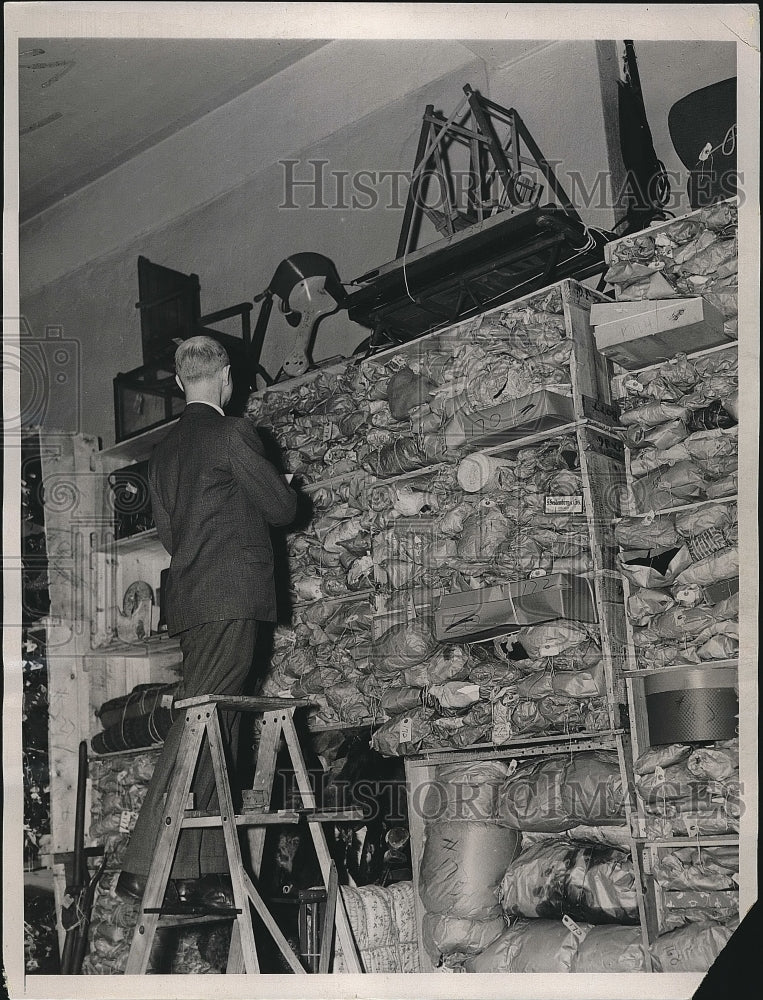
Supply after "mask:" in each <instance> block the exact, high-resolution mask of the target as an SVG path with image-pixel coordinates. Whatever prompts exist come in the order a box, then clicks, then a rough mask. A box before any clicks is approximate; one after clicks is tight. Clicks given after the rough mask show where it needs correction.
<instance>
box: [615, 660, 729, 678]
mask: <svg viewBox="0 0 763 1000" xmlns="http://www.w3.org/2000/svg"><path fill="white" fill-rule="evenodd" d="M738 666H739V660H702V661H701V662H700V663H671V664H670V666H668V667H649V668H648V669H646V670H623V671H622V675H623V677H651V676H653V675H654V674H669V673H671V671H676V670H685V669H686V668H687V667H709V668H711V667H738Z"/></svg>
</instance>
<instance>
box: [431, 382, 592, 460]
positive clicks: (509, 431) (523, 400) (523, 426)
mask: <svg viewBox="0 0 763 1000" xmlns="http://www.w3.org/2000/svg"><path fill="white" fill-rule="evenodd" d="M574 420H575V410H574V406H573V402H572V398H571V397H570V396H562V395H561V394H560V393H558V392H551V391H549V390H548V389H539V390H538V391H537V392H532V393H530V394H529V395H527V396H520V398H519V399H511V400H508V401H507V402H505V403H500V404H499V405H498V406H491V407H489V408H488V409H485V410H480V411H479V412H477V411H474V412H459V413H456V414H455V416H454V417H453V419H452V420H451V421H450V424H449V425H448V427H447V429H446V444H447V446H448V448H460V447H461V445H464V444H470V445H474V446H477V445H480V446H482V447H487V446H490V445H497V444H503V443H504V442H509V441H516V440H518V439H519V438H522V437H525V436H526V435H528V434H537V433H538V432H540V431H546V430H549V429H550V428H553V427H561V426H563V425H564V424H569V423H572V422H573V421H574Z"/></svg>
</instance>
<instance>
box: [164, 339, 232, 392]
mask: <svg viewBox="0 0 763 1000" xmlns="http://www.w3.org/2000/svg"><path fill="white" fill-rule="evenodd" d="M229 364H230V358H229V357H228V352H227V351H226V350H225V348H224V347H223V346H222V344H218V342H217V341H216V340H214V339H213V338H212V337H204V336H200V337H190V338H189V339H188V340H184V341H183V343H182V344H181V345H180V347H178V349H177V350H176V351H175V372H176V373H177V374H178V375H179V377H180V380H181V381H182V382H183V384H184V385H185V383H186V382H200V381H202V380H204V379H208V378H212V376H213V375H216V374H217V373H218V372H219V371H221V370H222V369H223V368H225V366H226V365H229Z"/></svg>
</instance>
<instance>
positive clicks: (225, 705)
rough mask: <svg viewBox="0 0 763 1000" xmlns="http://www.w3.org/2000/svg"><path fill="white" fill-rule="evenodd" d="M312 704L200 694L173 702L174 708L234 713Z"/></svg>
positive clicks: (295, 699) (265, 710)
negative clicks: (214, 708)
mask: <svg viewBox="0 0 763 1000" xmlns="http://www.w3.org/2000/svg"><path fill="white" fill-rule="evenodd" d="M313 704H314V703H313V702H312V701H307V700H305V699H302V698H248V697H246V696H245V695H231V694H200V695H197V696H196V697H195V698H183V699H182V701H176V702H175V708H198V707H199V706H201V705H217V707H218V708H221V709H223V710H225V709H233V710H235V711H236V712H278V711H280V710H281V709H286V708H310V707H311V706H312V705H313Z"/></svg>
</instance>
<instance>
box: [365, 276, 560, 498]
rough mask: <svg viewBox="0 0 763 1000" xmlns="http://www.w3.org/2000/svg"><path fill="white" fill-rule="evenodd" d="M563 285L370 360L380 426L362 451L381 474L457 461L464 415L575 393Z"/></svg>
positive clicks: (372, 397) (373, 419)
mask: <svg viewBox="0 0 763 1000" xmlns="http://www.w3.org/2000/svg"><path fill="white" fill-rule="evenodd" d="M572 352H573V343H572V341H571V340H570V339H569V338H568V337H567V333H566V327H565V320H564V312H563V304H562V295H561V291H560V289H559V288H553V289H550V290H548V291H545V292H543V293H541V294H539V295H537V296H535V297H533V298H532V299H530V300H529V301H527V302H525V303H524V305H523V307H520V308H517V307H516V306H514V307H512V306H505V307H503V308H501V309H498V310H493V311H492V312H490V313H486V314H484V315H483V316H481V317H477V318H475V319H473V320H467V321H466V322H464V323H461V324H459V325H458V326H456V327H454V328H453V329H452V330H451V331H449V332H448V333H446V334H442V335H440V336H439V337H438V338H436V339H428V340H427V341H426V342H425V343H423V344H421V345H420V350H418V351H415V350H413V351H411V350H409V351H407V352H406V353H405V354H402V353H401V354H396V355H394V356H392V357H386V358H384V359H380V360H378V361H374V360H373V359H372V360H370V361H367V362H366V363H365V364H364V372H365V374H366V377H367V378H368V381H369V386H370V407H371V411H372V415H371V422H372V424H373V428H374V429H373V430H372V431H371V432H370V433H369V435H368V437H367V440H366V442H365V445H364V446H363V447H362V448H361V449H360V450H359V457H360V460H361V463H362V465H363V468H365V469H366V470H367V471H368V472H370V473H372V474H373V475H375V476H378V477H380V478H388V477H391V476H397V475H400V474H402V473H405V472H410V471H413V470H415V469H420V468H423V467H425V466H429V465H433V464H436V463H438V462H447V461H452V460H453V459H454V451H455V450H456V449H458V448H459V447H460V446H461V445H463V444H464V443H465V440H466V438H465V435H464V423H463V422H464V420H467V421H468V420H469V419H470V418H473V417H474V416H475V415H479V414H480V413H482V412H484V411H485V410H488V409H491V408H492V407H495V406H498V405H499V404H501V403H505V402H507V401H510V400H514V399H518V398H520V397H522V396H526V395H528V394H529V393H532V392H534V391H535V390H538V389H551V390H553V391H555V392H557V393H560V394H562V395H565V396H570V395H571V393H572V389H571V384H570V358H571V356H572Z"/></svg>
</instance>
